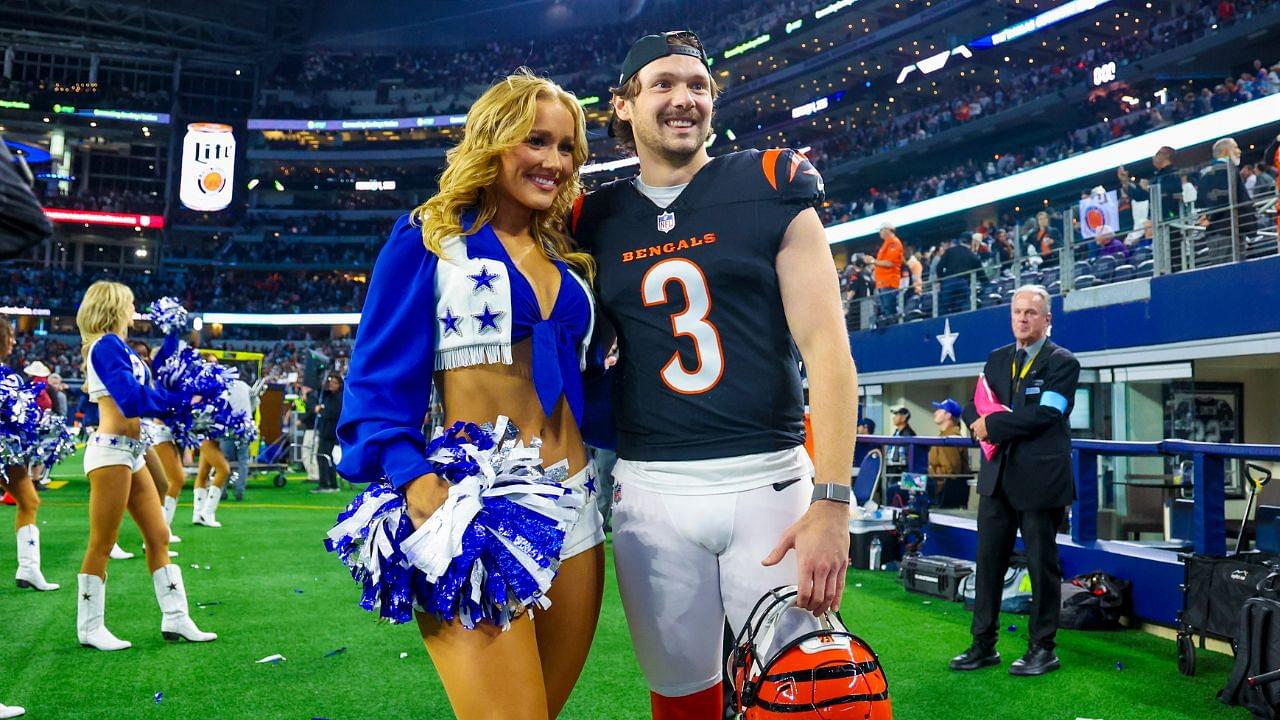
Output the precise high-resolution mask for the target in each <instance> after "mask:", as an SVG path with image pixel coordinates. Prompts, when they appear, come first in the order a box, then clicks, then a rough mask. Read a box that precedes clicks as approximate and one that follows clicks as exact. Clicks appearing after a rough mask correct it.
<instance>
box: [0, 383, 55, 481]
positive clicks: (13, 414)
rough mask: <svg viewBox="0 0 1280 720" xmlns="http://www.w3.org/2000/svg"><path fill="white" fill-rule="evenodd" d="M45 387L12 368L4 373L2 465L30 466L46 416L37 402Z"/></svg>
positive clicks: (0, 397)
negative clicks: (34, 446) (41, 422)
mask: <svg viewBox="0 0 1280 720" xmlns="http://www.w3.org/2000/svg"><path fill="white" fill-rule="evenodd" d="M0 368H3V366H0ZM42 388H44V383H36V384H34V385H33V384H29V383H27V382H25V381H24V380H23V379H22V376H21V375H18V374H17V373H15V372H12V371H10V370H9V369H8V368H3V370H0V466H9V465H26V464H27V454H28V453H29V452H30V448H31V447H32V446H33V445H34V444H35V443H36V440H37V438H38V437H39V426H40V417H41V415H42V414H43V413H44V411H43V410H42V409H41V408H40V404H39V403H38V402H37V401H36V396H37V395H39V394H40V390H41V389H42Z"/></svg>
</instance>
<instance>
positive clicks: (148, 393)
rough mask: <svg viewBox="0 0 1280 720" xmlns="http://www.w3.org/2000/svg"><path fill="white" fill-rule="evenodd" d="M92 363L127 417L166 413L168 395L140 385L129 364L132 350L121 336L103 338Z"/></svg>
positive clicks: (92, 358) (96, 347)
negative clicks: (130, 350)
mask: <svg viewBox="0 0 1280 720" xmlns="http://www.w3.org/2000/svg"><path fill="white" fill-rule="evenodd" d="M89 362H90V363H92V364H93V371H94V372H96V373H97V374H98V379H100V380H102V384H103V385H105V386H106V388H107V393H108V394H110V395H111V399H112V400H114V401H115V403H116V407H118V408H120V412H121V413H123V414H124V416H125V417H129V418H136V417H150V416H153V415H160V414H163V413H164V411H165V408H166V406H167V404H168V402H167V401H168V394H167V393H165V392H164V391H163V390H158V389H156V388H153V387H149V386H147V385H143V384H142V383H140V382H138V380H137V378H135V377H134V376H133V364H132V363H131V362H130V361H129V348H127V347H125V344H124V341H123V340H121V339H120V338H119V336H116V335H105V336H103V338H102V339H101V340H99V341H98V343H97V344H96V345H94V346H93V350H92V351H91V352H90V353H89Z"/></svg>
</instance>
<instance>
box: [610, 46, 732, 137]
mask: <svg viewBox="0 0 1280 720" xmlns="http://www.w3.org/2000/svg"><path fill="white" fill-rule="evenodd" d="M677 38H679V39H682V40H690V41H692V43H693V46H690V45H685V44H677V43H672V42H671V41H672V40H673V39H677ZM668 55H688V56H689V57H694V58H697V59H698V60H699V61H701V62H702V65H703V66H704V67H706V68H707V72H710V71H711V65H710V64H709V63H708V62H707V51H706V50H704V49H703V47H702V41H701V40H699V39H698V36H697V35H695V34H693V32H692V31H690V30H672V31H670V32H664V33H662V34H661V35H645V36H644V37H642V38H640V39H639V40H637V41H635V43H634V44H632V45H631V49H630V50H628V51H627V57H626V58H624V59H623V61H622V73H621V74H619V75H618V87H619V88H621V87H622V86H623V85H626V84H627V81H628V80H630V79H631V78H633V77H635V74H636V73H638V72H640V70H641V68H643V67H644V66H645V65H648V64H649V63H651V62H653V61H654V60H658V59H660V58H664V57H667V56H668ZM613 124H614V118H613V117H610V118H609V137H613V136H614V134H613Z"/></svg>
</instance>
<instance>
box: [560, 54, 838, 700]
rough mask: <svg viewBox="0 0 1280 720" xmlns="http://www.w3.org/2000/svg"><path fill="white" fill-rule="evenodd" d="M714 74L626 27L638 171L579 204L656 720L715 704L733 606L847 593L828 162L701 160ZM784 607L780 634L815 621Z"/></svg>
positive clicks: (621, 88)
mask: <svg viewBox="0 0 1280 720" xmlns="http://www.w3.org/2000/svg"><path fill="white" fill-rule="evenodd" d="M717 92H718V89H717V86H716V84H715V80H714V79H713V78H712V76H711V73H710V71H709V67H708V64H707V58H706V53H705V52H704V50H703V48H702V45H701V43H700V42H699V41H698V38H697V37H696V36H695V35H694V34H693V33H690V32H670V33H665V34H662V35H648V36H645V37H643V38H641V39H640V40H638V41H637V42H636V43H635V44H634V45H633V46H632V48H631V50H630V51H629V52H628V54H627V57H626V59H625V61H624V62H623V68H622V73H621V76H620V78H619V81H618V86H617V87H616V88H613V89H612V93H613V98H612V109H613V118H612V119H611V121H610V132H611V134H613V135H614V136H615V137H617V138H618V139H619V140H620V141H621V142H622V143H623V144H624V145H625V146H627V147H629V148H631V149H633V150H634V151H635V153H636V154H637V155H638V157H639V159H640V174H639V175H638V176H637V177H634V178H630V179H625V180H620V181H616V182H614V183H610V184H608V185H606V186H604V187H602V188H601V189H600V190H598V191H596V192H595V193H593V194H591V195H588V196H586V197H585V198H584V199H582V200H581V201H580V202H579V204H578V206H577V207H576V208H575V211H574V213H573V215H572V217H571V219H570V224H571V227H572V230H573V234H574V235H575V237H576V239H577V241H578V242H579V243H580V244H581V245H582V246H583V247H584V248H585V249H587V250H589V251H590V252H591V253H592V254H593V255H594V256H595V258H596V263H597V267H598V273H597V290H598V292H599V296H600V303H601V307H602V308H603V310H604V311H605V315H606V316H607V318H608V320H609V321H610V322H611V323H612V324H613V326H614V329H615V330H616V333H617V340H618V347H619V352H620V359H619V362H618V366H617V368H615V370H614V373H616V380H615V383H616V385H615V392H614V399H615V408H616V420H617V426H618V458H619V459H618V463H617V465H616V466H615V469H614V481H615V491H614V498H615V509H614V516H613V518H614V519H613V528H614V540H613V541H614V555H615V561H616V564H617V571H618V585H619V589H620V591H621V594H622V600H623V605H624V608H625V610H626V614H627V621H628V624H629V625H630V628H631V637H632V641H633V643H634V645H635V649H636V655H637V658H638V660H639V662H640V665H641V668H642V669H643V670H644V673H645V676H646V679H647V680H648V683H649V687H650V690H651V704H652V709H653V717H654V718H657V719H659V720H675V719H680V720H683V719H684V718H698V719H700V720H701V719H704V718H714V717H721V716H722V689H721V676H722V669H723V663H722V657H721V638H722V631H723V627H724V621H725V617H726V615H727V616H728V620H729V622H730V624H731V625H732V627H733V629H734V630H735V631H736V630H737V629H739V628H741V627H742V625H743V623H744V622H745V621H746V619H747V617H748V615H749V612H750V610H751V605H752V604H753V603H755V602H756V600H757V599H759V598H760V597H761V595H763V594H764V593H765V592H767V591H768V590H770V589H771V588H774V587H776V586H780V585H788V584H791V583H796V584H797V585H798V586H799V597H798V601H797V605H798V606H799V607H800V608H803V609H804V610H807V611H809V612H810V613H815V614H817V613H822V612H824V611H825V610H827V609H830V608H835V607H838V606H839V604H840V597H841V594H842V593H843V591H844V578H845V570H846V568H847V566H848V549H849V529H848V522H849V498H850V488H849V479H850V472H849V470H850V467H851V463H852V453H853V444H854V440H855V435H856V432H855V427H854V418H855V417H856V413H855V402H856V401H855V397H856V395H857V378H856V373H855V370H854V366H853V358H852V355H851V354H850V351H849V341H848V335H847V334H846V331H845V329H844V317H843V313H842V311H841V306H840V298H839V282H838V280H837V277H836V270H835V265H834V263H833V262H832V259H831V253H830V250H829V247H828V244H827V241H826V236H825V233H824V231H823V227H822V223H821V221H820V220H819V218H818V214H817V212H816V211H815V210H814V209H813V208H814V206H815V205H817V204H818V203H819V202H821V200H822V198H823V187H822V178H821V176H820V175H819V174H818V172H817V171H816V170H815V169H814V168H813V166H812V165H810V164H809V162H808V161H807V160H806V159H805V158H804V157H803V156H802V155H800V154H799V153H796V152H794V151H791V150H766V151H763V152H761V151H756V150H747V151H742V152H735V153H729V154H726V155H722V156H719V157H716V158H711V157H710V156H709V155H708V154H707V151H706V142H707V138H708V137H709V136H710V134H711V118H712V103H713V100H714V99H715V97H716V94H717ZM797 350H798V353H797ZM800 360H803V362H804V365H805V368H806V370H807V375H808V379H809V387H810V404H811V410H812V420H813V428H814V435H815V450H816V458H817V463H816V471H815V467H814V464H813V463H812V462H811V461H810V459H809V457H808V455H807V454H806V453H805V450H804V395H803V390H802V383H801V377H800V371H799V361H800ZM815 483H816V484H815ZM793 550H794V552H792V551H793ZM792 612H793V613H795V615H796V617H794V618H793V619H792V621H791V625H793V626H794V627H791V628H790V629H789V630H788V629H787V628H784V629H783V630H782V631H781V632H780V636H779V640H780V641H785V640H786V639H788V638H787V637H786V636H787V635H788V634H789V633H790V634H791V636H794V634H795V633H798V632H800V631H802V630H807V629H811V628H812V627H813V624H814V622H815V621H814V618H813V615H811V614H809V613H806V612H803V611H792Z"/></svg>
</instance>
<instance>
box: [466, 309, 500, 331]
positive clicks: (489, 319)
mask: <svg viewBox="0 0 1280 720" xmlns="http://www.w3.org/2000/svg"><path fill="white" fill-rule="evenodd" d="M503 315H506V313H505V312H503V311H501V310H491V309H490V308H489V303H485V304H484V312H482V313H479V314H478V315H472V316H471V317H473V318H475V319H476V320H479V321H480V330H479V331H480V332H481V333H482V334H483V333H486V332H488V331H490V330H493V331H495V332H496V331H497V330H498V319H499V318H501V317H502V316H503Z"/></svg>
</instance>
